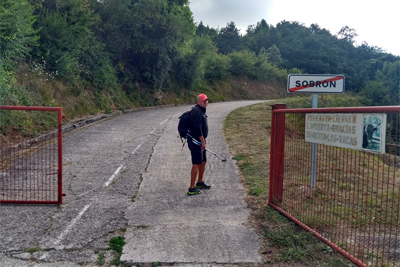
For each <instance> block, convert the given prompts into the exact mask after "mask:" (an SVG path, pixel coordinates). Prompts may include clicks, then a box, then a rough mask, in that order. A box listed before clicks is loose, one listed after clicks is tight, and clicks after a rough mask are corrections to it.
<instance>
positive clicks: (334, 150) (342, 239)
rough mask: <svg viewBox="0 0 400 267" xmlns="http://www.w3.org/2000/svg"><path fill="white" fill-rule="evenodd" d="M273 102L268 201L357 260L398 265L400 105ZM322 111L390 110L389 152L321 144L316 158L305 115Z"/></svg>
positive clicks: (380, 111) (386, 144)
mask: <svg viewBox="0 0 400 267" xmlns="http://www.w3.org/2000/svg"><path fill="white" fill-rule="evenodd" d="M272 107H273V110H272V128H271V131H272V133H271V158H270V189H269V190H270V191H269V192H270V194H269V205H271V206H272V207H274V208H275V209H277V210H278V211H280V212H281V213H283V214H284V215H286V216H287V217H289V218H290V219H291V220H293V221H294V222H296V223H297V224H298V225H300V226H302V227H303V228H304V229H306V230H308V231H311V232H313V233H314V234H315V235H316V236H317V237H318V238H319V239H321V240H322V241H323V242H325V243H326V244H328V245H330V246H331V247H333V248H334V249H336V250H337V251H338V252H340V253H341V254H343V255H344V256H346V257H347V258H349V259H350V260H351V261H353V262H354V263H356V264H357V265H358V266H400V115H399V114H400V106H395V107H358V108H329V109H328V108H318V109H285V105H279V104H278V105H273V106H272ZM318 113H331V114H332V113H334V114H335V113H336V114H339V113H344V114H346V113H352V114H357V113H363V114H364V113H385V114H386V116H387V121H386V143H385V144H384V146H385V151H386V152H385V153H384V154H377V153H371V152H366V151H359V150H354V149H348V148H342V147H336V146H331V145H326V144H318V145H317V146H316V147H315V150H314V151H315V154H314V155H315V156H314V157H312V156H311V155H312V153H311V149H312V147H313V146H312V145H311V144H310V143H308V142H305V129H306V125H305V123H306V120H305V116H306V114H318ZM311 166H315V167H316V168H315V171H314V173H315V176H314V177H316V180H315V181H314V184H313V182H312V179H311V177H312V173H313V169H312V167H311Z"/></svg>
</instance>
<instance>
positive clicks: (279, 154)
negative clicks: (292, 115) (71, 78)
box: [268, 104, 286, 203]
mask: <svg viewBox="0 0 400 267" xmlns="http://www.w3.org/2000/svg"><path fill="white" fill-rule="evenodd" d="M271 107H272V118H271V148H270V164H269V168H270V171H269V200H268V201H269V203H276V202H281V201H282V194H283V163H284V151H285V113H276V112H274V111H275V110H279V109H286V104H274V105H271Z"/></svg>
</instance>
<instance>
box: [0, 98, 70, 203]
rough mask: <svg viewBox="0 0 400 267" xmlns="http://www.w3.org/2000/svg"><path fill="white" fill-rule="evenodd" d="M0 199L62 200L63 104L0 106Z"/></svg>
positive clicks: (20, 200) (48, 201) (24, 200)
mask: <svg viewBox="0 0 400 267" xmlns="http://www.w3.org/2000/svg"><path fill="white" fill-rule="evenodd" d="M0 137H1V140H0V164H1V165H0V202H1V203H29V204H62V196H63V195H62V108H47V107H17V106H0Z"/></svg>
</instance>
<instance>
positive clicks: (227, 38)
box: [214, 21, 241, 55]
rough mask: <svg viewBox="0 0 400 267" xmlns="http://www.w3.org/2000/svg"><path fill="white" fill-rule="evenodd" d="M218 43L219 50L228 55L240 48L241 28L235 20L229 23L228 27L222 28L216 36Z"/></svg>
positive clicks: (215, 39)
mask: <svg viewBox="0 0 400 267" xmlns="http://www.w3.org/2000/svg"><path fill="white" fill-rule="evenodd" d="M214 41H215V43H216V44H217V47H218V51H219V52H220V53H222V54H224V55H227V54H229V53H231V52H233V51H235V50H236V51H237V50H240V48H241V46H240V34H239V30H238V29H237V28H236V25H235V23H234V22H233V21H231V22H230V23H228V24H227V25H226V27H224V28H222V29H221V30H220V31H219V32H218V35H217V36H215V38H214Z"/></svg>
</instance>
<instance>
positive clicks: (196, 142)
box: [188, 134, 226, 162]
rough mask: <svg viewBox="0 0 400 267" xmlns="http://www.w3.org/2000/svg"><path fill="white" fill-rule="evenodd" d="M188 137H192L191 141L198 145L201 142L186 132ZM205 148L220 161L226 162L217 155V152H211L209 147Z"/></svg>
mask: <svg viewBox="0 0 400 267" xmlns="http://www.w3.org/2000/svg"><path fill="white" fill-rule="evenodd" d="M188 136H189V137H191V138H192V142H193V143H195V144H196V145H198V146H201V142H199V141H197V140H196V139H194V138H193V137H192V136H191V135H190V134H188ZM206 150H207V151H208V152H210V153H211V154H213V155H214V156H216V157H218V158H220V159H221V161H222V162H226V158H223V157H221V156H220V155H218V154H217V153H214V152H212V151H211V150H210V149H208V148H206Z"/></svg>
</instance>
